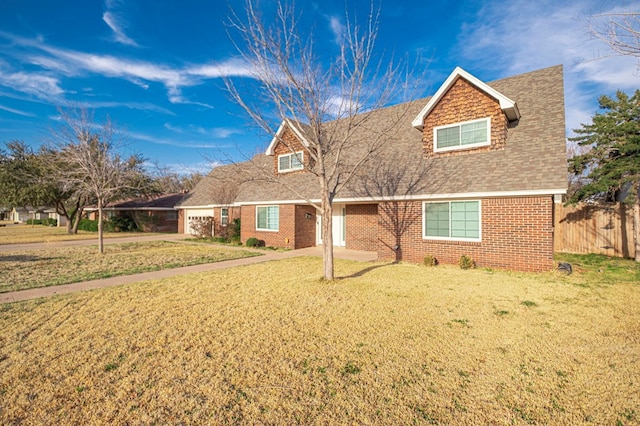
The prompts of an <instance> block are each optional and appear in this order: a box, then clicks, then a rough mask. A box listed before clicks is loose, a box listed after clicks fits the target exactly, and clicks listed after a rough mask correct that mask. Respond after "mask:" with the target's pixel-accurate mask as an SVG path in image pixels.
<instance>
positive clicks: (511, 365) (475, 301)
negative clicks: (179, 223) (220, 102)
mask: <svg viewBox="0 0 640 426" xmlns="http://www.w3.org/2000/svg"><path fill="white" fill-rule="evenodd" d="M320 262H321V260H320V259H316V258H294V259H289V260H284V261H278V262H268V263H262V264H256V265H252V266H246V267H238V268H232V269H225V270H220V271H216V272H210V273H202V274H194V275H186V276H182V277H178V278H171V279H165V280H162V281H152V282H145V283H138V284H133V285H128V286H122V287H112V288H107V289H101V290H96V291H91V292H86V293H78V294H73V295H66V296H59V297H54V298H51V299H48V300H37V301H30V302H21V303H14V304H6V305H0V310H1V311H2V313H1V315H0V395H1V399H0V423H3V424H18V423H23V422H24V423H29V424H33V423H35V424H55V423H58V424H59V423H76V424H153V423H160V424H187V423H197V424H286V425H290V424H305V425H308V424H470V425H471V424H473V425H475V424H572V425H573V424H594V425H599V424H621V425H630V424H637V423H638V422H639V421H640V409H639V407H640V379H639V377H640V333H639V332H638V330H640V285H639V284H640V279H639V276H638V269H637V266H635V265H633V264H632V263H629V262H627V263H626V264H623V266H622V267H621V268H616V270H615V271H614V272H615V273H616V274H617V275H615V279H610V277H611V275H610V274H612V273H614V272H612V271H609V270H607V268H600V267H599V266H595V267H594V266H593V265H591V264H587V263H585V264H584V265H576V268H575V269H576V270H577V272H576V273H574V274H573V275H571V276H568V277H567V276H563V275H560V274H558V273H547V274H524V273H510V272H500V271H491V270H480V269H478V270H468V271H462V270H460V269H458V268H455V267H448V266H438V267H436V268H425V267H423V266H418V265H409V264H399V265H385V264H362V263H355V262H347V261H338V262H337V276H339V277H342V278H341V279H339V280H337V281H336V282H331V283H328V282H324V281H321V280H319V279H318V274H319V271H320V270H321V265H320ZM634 268H635V269H634ZM599 269H600V270H601V271H599ZM625 271H626V272H625Z"/></svg>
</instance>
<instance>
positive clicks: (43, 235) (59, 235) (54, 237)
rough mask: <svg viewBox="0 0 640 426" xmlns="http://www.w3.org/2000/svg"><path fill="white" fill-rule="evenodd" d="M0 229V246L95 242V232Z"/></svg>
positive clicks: (113, 234)
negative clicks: (76, 241)
mask: <svg viewBox="0 0 640 426" xmlns="http://www.w3.org/2000/svg"><path fill="white" fill-rule="evenodd" d="M4 225H6V226H3V227H0V245H4V244H29V243H54V242H57V241H75V240H96V244H97V241H98V233H97V232H87V231H78V233H77V234H76V235H69V234H67V229H66V228H65V227H60V228H58V227H54V226H42V225H25V224H19V225H14V224H13V223H10V222H9V223H7V222H5V223H4ZM150 235H157V234H152V233H149V232H145V233H142V232H105V233H104V238H125V237H136V236H138V237H139V236H150Z"/></svg>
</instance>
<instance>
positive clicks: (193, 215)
mask: <svg viewBox="0 0 640 426" xmlns="http://www.w3.org/2000/svg"><path fill="white" fill-rule="evenodd" d="M205 217H213V209H186V210H185V213H184V233H185V234H191V235H193V234H194V232H193V229H192V228H191V221H192V220H194V219H202V218H205Z"/></svg>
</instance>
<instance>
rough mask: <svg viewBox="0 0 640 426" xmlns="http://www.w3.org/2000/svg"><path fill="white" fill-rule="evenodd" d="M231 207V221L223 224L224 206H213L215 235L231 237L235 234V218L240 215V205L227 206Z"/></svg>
mask: <svg viewBox="0 0 640 426" xmlns="http://www.w3.org/2000/svg"><path fill="white" fill-rule="evenodd" d="M227 208H228V209H229V223H228V224H227V225H226V226H223V225H222V207H215V208H213V235H215V236H217V237H231V235H232V234H233V227H234V223H233V220H234V219H237V218H239V217H240V207H227Z"/></svg>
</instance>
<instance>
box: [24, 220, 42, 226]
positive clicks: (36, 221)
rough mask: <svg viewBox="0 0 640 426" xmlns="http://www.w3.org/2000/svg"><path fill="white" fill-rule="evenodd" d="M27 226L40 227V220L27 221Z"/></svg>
mask: <svg viewBox="0 0 640 426" xmlns="http://www.w3.org/2000/svg"><path fill="white" fill-rule="evenodd" d="M27 225H42V220H40V219H27Z"/></svg>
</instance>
